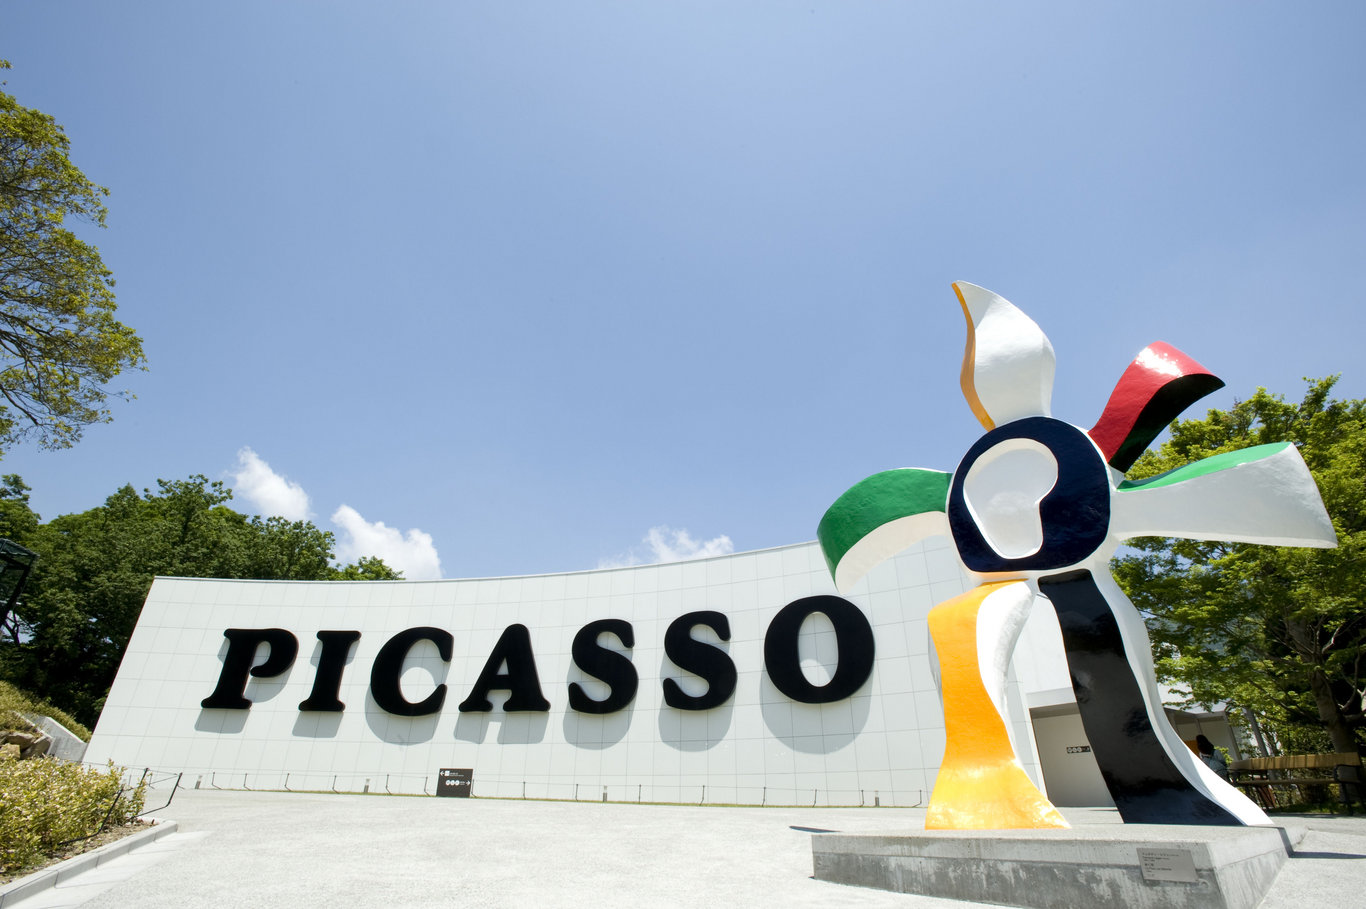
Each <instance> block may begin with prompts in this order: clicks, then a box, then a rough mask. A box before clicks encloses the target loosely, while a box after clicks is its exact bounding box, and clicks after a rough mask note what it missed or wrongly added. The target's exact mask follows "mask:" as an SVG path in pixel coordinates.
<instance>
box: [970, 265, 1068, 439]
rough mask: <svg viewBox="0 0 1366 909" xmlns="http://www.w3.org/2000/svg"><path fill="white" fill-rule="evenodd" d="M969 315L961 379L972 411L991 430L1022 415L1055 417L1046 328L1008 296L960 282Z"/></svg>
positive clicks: (1052, 360)
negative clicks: (1013, 302) (1051, 414)
mask: <svg viewBox="0 0 1366 909" xmlns="http://www.w3.org/2000/svg"><path fill="white" fill-rule="evenodd" d="M953 289H954V292H955V293H957V294H958V301H959V302H960V303H961V304H962V305H963V314H964V315H965V316H966V317H967V320H968V344H967V349H966V350H965V351H964V353H963V374H962V380H961V384H962V387H963V397H965V398H967V400H968V404H969V405H970V406H971V407H972V412H973V413H974V414H976V415H977V419H978V420H980V421H981V422H982V425H983V426H985V427H986V428H987V429H993V428H995V427H997V426H1000V425H1002V424H1004V423H1009V422H1011V421H1012V420H1019V419H1021V418H1023V417H1046V416H1050V407H1051V404H1052V400H1053V370H1054V367H1055V365H1056V358H1055V357H1054V355H1053V345H1052V344H1051V343H1049V341H1048V336H1047V335H1045V334H1044V333H1043V329H1041V328H1039V326H1038V325H1037V324H1035V322H1034V320H1033V319H1031V318H1029V316H1026V315H1025V314H1024V313H1023V312H1021V311H1020V310H1019V309H1017V308H1016V307H1015V305H1014V304H1012V303H1011V302H1010V301H1009V300H1007V299H1006V298H1005V297H1001V296H998V295H997V294H994V293H992V292H991V291H989V290H987V289H986V288H983V287H978V286H977V285H976V284H968V283H967V282H965V281H958V282H955V283H954V285H953Z"/></svg>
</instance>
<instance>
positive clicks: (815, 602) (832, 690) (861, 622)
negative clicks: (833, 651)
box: [764, 595, 874, 704]
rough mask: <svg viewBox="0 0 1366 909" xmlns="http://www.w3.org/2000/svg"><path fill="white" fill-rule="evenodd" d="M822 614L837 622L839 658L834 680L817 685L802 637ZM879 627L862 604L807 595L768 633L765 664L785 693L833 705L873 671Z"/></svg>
mask: <svg viewBox="0 0 1366 909" xmlns="http://www.w3.org/2000/svg"><path fill="white" fill-rule="evenodd" d="M817 612H819V613H821V614H823V615H824V616H825V617H826V618H828V619H830V624H831V625H833V626H834V627H835V639H836V641H837V643H838V647H839V663H838V665H837V666H836V667H835V673H834V675H833V676H831V678H830V681H829V682H826V683H825V684H824V685H813V684H811V681H810V680H809V679H807V677H806V675H805V674H804V673H803V672H802V665H801V658H800V656H799V655H798V652H797V641H798V637H799V636H800V634H801V630H802V623H803V622H805V621H806V620H807V618H808V617H809V616H811V615H812V614H813V613H817ZM873 656H874V647H873V626H872V625H870V624H868V617H867V616H865V615H864V614H863V612H862V610H860V609H859V608H858V607H857V606H855V605H854V604H853V603H851V602H849V601H848V600H846V599H844V598H843V597H836V596H828V595H826V596H814V597H803V598H802V599H800V600H794V601H793V602H791V603H788V604H787V605H786V606H784V607H783V608H782V609H780V610H779V611H778V614H777V615H776V616H774V617H773V621H772V622H770V623H769V626H768V633H767V634H765V635H764V668H765V669H766V670H767V671H768V677H769V678H770V679H771V680H772V681H773V685H774V687H776V688H777V689H778V690H779V691H781V692H782V693H783V694H785V695H787V696H788V697H790V698H792V700H794V701H801V702H802V703H803V704H830V703H833V702H834V701H840V700H843V699H844V698H847V697H849V696H850V695H852V694H853V693H854V692H855V691H858V690H859V689H860V688H862V687H863V683H864V682H866V681H868V678H869V676H871V675H872V674H873Z"/></svg>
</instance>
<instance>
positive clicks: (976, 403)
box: [953, 283, 996, 430]
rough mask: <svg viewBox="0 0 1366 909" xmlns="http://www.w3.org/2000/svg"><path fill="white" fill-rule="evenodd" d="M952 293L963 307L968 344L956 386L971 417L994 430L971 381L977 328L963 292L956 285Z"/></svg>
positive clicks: (975, 359) (993, 423)
mask: <svg viewBox="0 0 1366 909" xmlns="http://www.w3.org/2000/svg"><path fill="white" fill-rule="evenodd" d="M953 292H954V293H955V294H957V296H958V305H959V306H961V307H963V317H964V318H965V319H967V320H968V343H967V348H966V349H965V350H964V351H963V371H962V372H961V373H960V374H959V376H958V384H959V386H960V387H961V388H962V389H963V397H964V398H966V399H967V401H968V406H969V407H971V408H972V413H973V416H975V417H977V420H978V422H980V423H981V424H982V426H983V427H984V428H986V429H987V430H992V429H995V428H996V421H995V420H993V419H992V418H991V415H990V414H988V413H987V409H986V408H985V407H984V406H982V399H981V398H979V397H978V396H977V385H976V383H975V382H974V379H973V372H974V370H975V369H976V366H977V327H976V326H975V325H973V324H972V313H971V312H969V311H968V301H967V300H964V299H963V292H962V291H961V290H959V289H958V285H957V284H956V283H955V284H954V285H953Z"/></svg>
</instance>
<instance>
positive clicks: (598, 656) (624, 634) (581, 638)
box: [569, 619, 640, 713]
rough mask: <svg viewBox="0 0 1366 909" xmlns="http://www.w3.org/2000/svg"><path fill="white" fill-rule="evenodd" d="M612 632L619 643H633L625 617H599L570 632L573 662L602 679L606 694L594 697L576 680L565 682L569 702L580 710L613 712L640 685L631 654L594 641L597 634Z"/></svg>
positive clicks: (622, 705)
mask: <svg viewBox="0 0 1366 909" xmlns="http://www.w3.org/2000/svg"><path fill="white" fill-rule="evenodd" d="M603 634H612V635H616V637H617V640H619V641H621V643H622V646H624V647H627V648H630V647H634V646H635V645H636V635H635V631H634V630H633V629H632V628H631V623H630V622H628V621H626V620H625V619H599V620H597V621H596V622H589V623H588V624H587V625H585V626H583V627H582V628H580V629H579V633H578V634H576V635H574V644H573V647H572V649H571V651H570V652H571V653H572V654H573V656H574V665H576V666H578V667H579V668H580V669H582V670H583V671H584V672H586V673H588V674H589V675H591V676H592V677H593V678H595V679H598V680H599V681H601V682H604V683H606V685H607V686H608V688H609V689H611V690H610V691H609V692H608V695H607V697H605V698H603V699H602V700H601V701H595V700H593V699H592V698H590V697H589V696H588V694H587V693H586V692H585V691H584V690H583V686H582V685H580V684H579V683H578V682H571V683H570V685H569V706H570V707H571V708H572V709H574V710H577V711H579V712H580V713H615V712H616V711H618V710H621V709H622V708H624V707H625V706H626V705H628V704H630V703H631V700H632V698H634V697H635V696H636V689H637V688H638V687H639V685H640V677H639V676H638V675H637V674H636V667H635V665H634V664H632V663H631V658H630V657H628V656H626V655H625V654H622V653H617V652H616V651H615V650H608V649H607V648H606V647H603V646H602V645H601V644H599V643H598V636H599V635H603Z"/></svg>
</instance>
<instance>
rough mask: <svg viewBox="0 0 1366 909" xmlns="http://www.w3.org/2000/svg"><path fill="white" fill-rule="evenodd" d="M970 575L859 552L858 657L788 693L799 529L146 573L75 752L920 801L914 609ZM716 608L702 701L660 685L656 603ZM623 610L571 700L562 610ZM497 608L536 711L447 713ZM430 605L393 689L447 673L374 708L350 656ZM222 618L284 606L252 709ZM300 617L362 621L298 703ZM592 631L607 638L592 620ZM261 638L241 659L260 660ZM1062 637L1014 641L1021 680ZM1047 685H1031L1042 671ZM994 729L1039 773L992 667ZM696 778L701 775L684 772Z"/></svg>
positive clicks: (267, 768) (530, 792)
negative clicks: (142, 594)
mask: <svg viewBox="0 0 1366 909" xmlns="http://www.w3.org/2000/svg"><path fill="white" fill-rule="evenodd" d="M968 586H970V582H969V581H968V580H967V579H966V578H965V577H964V575H963V573H962V570H961V568H960V566H959V564H958V562H957V559H956V557H955V555H954V553H953V551H952V549H951V547H949V545H948V544H947V542H946V541H944V540H942V539H938V538H936V539H932V540H930V541H929V542H928V543H927V544H925V545H924V546H918V547H915V548H913V549H911V550H908V551H906V552H904V553H903V554H901V555H900V556H898V557H897V558H895V559H892V560H890V561H888V562H886V563H885V564H883V565H881V566H879V567H878V568H877V569H875V570H874V571H873V572H872V573H871V574H870V575H869V576H868V578H866V579H865V580H864V581H862V582H861V583H860V584H858V585H857V586H856V587H855V588H854V590H853V592H852V593H850V594H849V595H848V596H846V597H845V599H847V600H849V601H850V602H852V603H853V604H854V605H855V606H857V607H858V609H859V610H861V611H862V613H863V614H864V615H865V616H866V617H867V618H868V620H869V622H870V624H871V626H872V629H873V635H874V640H875V645H876V661H875V664H874V668H873V671H872V674H871V676H870V678H869V679H868V681H867V682H866V683H865V684H864V685H863V686H862V687H861V688H860V689H859V690H858V691H857V692H855V694H854V695H852V696H851V697H848V698H845V699H843V700H840V701H837V702H834V703H829V704H803V703H798V702H796V701H793V700H791V699H790V698H788V697H786V696H785V695H783V694H782V693H781V692H779V691H778V689H777V688H776V687H775V686H774V684H773V682H772V681H771V679H770V678H769V676H768V674H767V673H766V672H765V668H764V636H765V632H766V631H767V630H768V627H769V624H770V622H771V621H772V619H773V617H774V615H775V614H777V612H778V611H779V610H780V609H782V608H783V607H784V606H786V605H787V604H788V603H791V602H793V601H795V600H798V599H800V598H802V597H807V596H813V595H833V594H834V593H835V590H834V587H833V584H832V583H831V581H830V576H829V573H828V571H827V569H826V567H825V564H824V562H823V560H822V558H821V554H820V550H819V548H818V547H817V546H816V544H814V543H806V544H799V545H795V546H788V547H783V548H780V549H772V550H764V551H760V552H748V553H740V554H736V555H730V556H723V557H718V558H712V559H703V560H698V561H693V562H682V563H674V564H666V565H648V566H639V567H634V568H621V569H611V570H602V571H587V572H576V573H572V574H557V575H539V576H531V577H512V578H494V579H482V580H457V581H413V582H408V581H400V582H371V583H339V582H331V583H300V582H261V581H211V580H190V579H178V578H158V579H157V580H156V582H155V583H154V584H153V586H152V590H151V593H150V594H149V596H148V599H147V604H146V606H145V607H144V609H143V612H142V615H141V618H140V619H139V621H138V625H137V628H136V630H135V631H134V633H133V637H132V640H131V642H130V644H129V648H128V652H127V654H126V655H125V657H124V660H123V664H122V666H121V668H120V670H119V675H118V678H117V680H116V681H115V683H114V686H113V688H112V689H111V691H110V694H109V698H108V702H107V705H106V707H105V709H104V712H103V714H102V715H101V717H100V721H99V724H98V726H97V727H96V729H95V734H94V736H93V737H92V739H91V742H90V748H89V751H88V753H87V757H86V760H88V761H97V762H102V761H105V760H107V759H112V760H113V761H114V762H116V763H118V764H122V765H125V766H128V767H130V768H143V767H151V768H154V769H158V770H168V771H173V772H174V771H181V770H183V771H186V773H187V777H186V781H185V785H195V784H196V783H198V784H199V785H203V786H209V785H216V786H221V787H225V788H227V787H231V788H241V787H243V786H247V787H250V788H271V789H280V788H290V789H331V788H336V789H338V790H344V791H360V790H362V789H363V788H366V786H367V785H368V787H369V789H370V790H371V791H381V792H382V791H385V789H386V788H387V789H388V790H389V791H392V792H424V791H426V792H431V791H433V789H434V781H435V778H436V772H437V770H438V769H439V768H443V767H469V768H473V769H474V792H475V794H477V795H482V796H510V797H519V796H522V795H525V796H527V797H532V798H545V797H548V798H576V797H577V798H580V799H594V800H596V799H600V798H602V796H603V793H604V791H605V792H606V795H607V797H608V798H609V799H611V800H614V801H619V800H621V801H634V800H637V799H641V800H644V801H667V802H700V801H704V800H705V801H707V802H725V803H741V804H760V803H768V804H812V803H813V802H815V803H817V804H823V805H824V804H835V805H848V804H853V805H857V804H861V803H866V804H869V805H871V804H873V803H874V799H875V798H876V799H878V800H879V801H880V803H881V804H883V805H915V804H920V803H923V802H924V801H927V800H928V794H929V790H930V789H931V787H932V786H933V783H934V777H935V773H936V772H937V769H938V765H939V761H940V759H941V757H942V755H943V749H944V729H943V714H942V711H941V709H940V704H939V698H938V695H937V694H936V692H935V688H934V683H933V678H932V674H931V667H930V665H929V656H928V653H927V650H928V647H927V635H926V630H925V616H926V614H927V613H928V612H929V610H930V608H931V607H932V606H933V605H935V604H936V603H938V602H940V601H942V600H944V599H947V598H948V597H951V596H954V595H956V594H958V593H960V592H962V591H964V590H965V589H967V588H968ZM699 610H714V611H717V612H720V613H723V614H724V615H725V616H726V617H727V618H728V620H729V623H730V630H731V639H730V641H729V642H728V643H722V642H720V641H718V640H717V638H716V636H715V635H713V634H711V633H710V632H709V631H704V630H701V629H699V630H697V631H695V632H694V637H696V638H698V639H700V640H709V641H710V642H712V643H713V644H714V645H715V646H717V647H719V648H720V649H721V650H723V651H725V652H726V653H727V654H728V656H729V658H730V659H731V660H732V661H733V662H734V664H735V667H736V669H737V672H738V682H737V685H736V690H735V694H734V696H733V697H732V698H731V699H730V700H728V701H727V702H726V703H724V704H723V705H722V706H720V707H716V708H713V709H710V710H705V711H686V710H679V709H676V708H673V707H669V706H667V705H666V704H665V702H664V696H663V691H662V689H661V682H662V680H663V679H665V678H672V679H675V680H677V681H678V682H679V684H680V685H681V686H682V687H683V689H684V690H685V691H686V692H688V693H690V694H697V693H700V690H701V689H702V688H704V687H705V686H704V685H702V684H701V681H700V680H699V679H697V678H696V677H694V676H691V675H690V674H689V673H687V672H684V671H683V670H681V669H679V668H678V667H677V666H675V665H674V663H673V662H672V661H670V660H669V658H668V657H667V656H666V655H665V651H664V635H665V630H666V628H667V627H668V626H669V624H670V623H671V622H672V621H674V620H675V619H677V618H678V617H679V616H682V615H684V614H685V613H690V612H695V611H699ZM608 618H613V619H625V620H627V621H629V622H630V623H631V625H632V627H633V629H634V634H635V646H634V648H632V649H631V650H629V651H626V650H625V648H622V647H614V648H613V649H616V650H618V651H620V652H624V653H629V656H630V659H631V662H632V664H633V665H634V667H635V670H636V672H637V673H638V675H639V681H640V685H639V690H638V692H637V694H636V696H635V698H634V700H633V701H632V702H631V704H630V705H629V706H628V707H626V708H625V709H623V710H621V711H619V712H616V713H611V714H606V715H592V714H585V713H579V712H577V711H575V710H572V709H570V707H569V703H568V687H567V686H568V685H569V684H570V683H572V682H578V683H579V684H581V685H582V686H583V687H584V689H585V690H586V692H587V693H588V694H589V695H590V696H591V697H594V698H601V697H603V696H604V695H605V693H606V690H607V689H606V686H604V685H603V684H602V683H600V682H597V681H596V680H595V679H593V678H592V677H590V676H588V675H587V674H585V673H584V672H583V671H582V670H580V669H579V668H578V667H577V666H576V665H575V664H574V662H573V660H572V659H571V657H570V646H571V643H572V641H573V639H574V636H575V634H576V632H578V630H579V629H580V628H581V627H582V626H583V625H585V624H586V623H588V622H590V621H593V620H597V619H608ZM513 624H522V625H525V626H526V627H527V628H528V629H529V630H530V638H531V645H532V648H533V650H534V653H535V660H536V666H537V671H538V673H539V679H540V686H541V690H542V692H543V693H544V696H545V698H546V699H547V700H549V702H550V705H551V706H550V709H549V710H548V711H544V712H531V713H504V712H503V711H502V710H501V703H502V701H503V700H504V699H506V696H507V695H506V692H498V691H495V692H494V693H493V694H492V696H491V698H490V699H491V700H492V701H493V703H494V710H493V711H492V712H489V713H461V712H460V711H459V710H458V709H457V705H458V704H459V703H460V702H461V701H463V700H464V699H465V698H466V697H467V696H468V695H469V693H470V689H471V687H472V686H473V685H474V682H475V680H476V679H477V678H478V676H479V674H480V672H481V670H482V669H483V668H484V664H485V662H486V661H487V660H488V658H489V655H490V653H491V651H492V649H493V647H494V644H495V642H496V641H497V640H498V638H499V636H500V635H501V634H502V633H503V631H504V629H505V628H507V627H508V626H510V625H513ZM417 626H433V627H436V628H440V629H443V630H445V631H448V632H450V634H451V635H452V636H453V639H454V648H453V650H454V652H453V657H452V659H451V660H450V661H449V663H447V662H445V661H443V660H441V659H440V657H439V655H438V653H437V648H436V646H435V645H434V644H432V643H429V642H421V643H418V644H417V645H416V646H415V647H413V649H412V650H411V651H410V652H409V655H408V657H407V660H406V661H405V663H404V664H403V671H402V677H401V678H402V681H401V685H402V689H403V692H404V695H405V697H407V699H408V700H410V701H420V700H422V699H423V698H424V697H426V696H427V695H428V694H430V693H431V692H432V691H433V689H434V686H435V685H437V684H441V683H444V684H445V685H446V686H447V689H448V690H447V693H446V697H445V702H444V704H443V706H442V707H441V709H440V710H439V711H438V712H437V713H435V714H432V715H429V716H418V717H402V716H396V715H394V714H391V713H387V712H385V711H384V710H383V709H381V708H380V707H379V706H378V705H377V704H376V703H375V701H374V699H373V697H371V695H370V687H369V686H370V674H371V667H372V665H373V663H374V661H375V657H376V654H377V653H378V652H379V650H380V647H381V646H382V645H383V644H384V643H385V642H386V641H388V640H389V639H390V638H391V637H392V636H393V635H395V634H397V633H399V632H401V631H403V630H405V629H408V628H413V627H417ZM227 628H245V629H263V628H283V629H286V630H288V631H289V632H291V633H292V634H293V635H294V637H295V638H297V640H298V643H299V651H298V656H297V657H296V658H295V660H294V662H293V665H292V666H291V667H290V668H289V669H288V670H287V671H286V672H284V673H283V674H281V675H279V676H277V677H275V678H253V679H251V680H250V681H249V682H248V684H247V686H246V690H245V695H246V697H247V698H248V699H250V700H251V701H252V702H253V703H252V706H251V707H250V709H246V710H240V709H239V710H227V709H205V708H202V707H201V706H200V701H201V700H202V699H204V698H206V697H208V696H209V694H210V692H212V691H213V690H214V688H215V684H216V682H217V681H218V678H219V674H220V670H221V669H222V667H223V657H224V655H225V653H226V650H227V644H226V641H225V639H224V635H223V632H224V630H225V629H227ZM319 630H356V631H359V632H360V633H361V637H360V640H359V641H358V642H357V644H356V645H355V646H354V647H353V648H352V650H351V656H350V659H349V661H348V663H347V666H346V669H345V672H344V674H343V676H342V682H341V687H340V690H339V697H340V699H341V700H342V701H343V702H344V703H345V704H346V709H345V710H344V711H342V712H340V713H320V712H307V711H300V710H299V703H300V701H303V700H304V699H305V698H307V697H309V694H310V691H311V689H312V685H313V679H314V674H315V671H316V669H317V664H318V660H319V652H320V644H319V642H318V640H317V638H316V633H317V632H318V631H319ZM603 640H604V641H605V642H612V643H615V641H613V639H611V638H610V637H604V638H603ZM837 649H838V648H837V647H836V644H835V635H834V633H833V630H832V628H831V625H830V623H829V622H828V621H827V620H826V619H825V618H824V617H823V616H820V615H817V616H814V617H812V618H811V619H809V620H808V621H807V622H806V624H805V625H804V626H803V629H802V634H801V649H800V653H801V655H802V666H803V671H804V673H805V675H806V676H807V678H808V679H809V680H810V681H811V682H812V683H813V684H817V685H821V684H824V683H825V682H826V681H828V680H829V678H830V674H831V672H832V671H833V669H834V667H835V665H836V663H837V660H838V653H837ZM264 651H265V648H264V647H262V648H261V654H260V655H258V657H257V662H258V663H259V662H260V660H261V659H263V658H264ZM1061 660H1062V654H1061V652H1060V651H1059V652H1057V653H1043V652H1038V650H1037V648H1029V649H1028V650H1026V648H1025V647H1023V646H1022V648H1021V653H1020V654H1018V656H1017V661H1026V662H1028V663H1029V664H1030V666H1029V668H1028V669H1027V670H1025V671H1022V675H1023V676H1024V677H1025V678H1030V679H1032V678H1033V677H1034V676H1035V675H1038V671H1037V669H1036V667H1037V666H1046V665H1049V664H1056V663H1058V662H1060V661H1061ZM1050 684H1051V683H1050ZM1010 696H1011V701H1012V705H1011V706H1012V709H1011V711H1010V714H1011V717H1012V720H1013V722H1014V728H1013V729H1012V732H1013V734H1014V735H1013V737H1014V739H1015V742H1016V744H1017V746H1018V747H1019V749H1020V751H1021V758H1022V760H1023V761H1024V763H1025V765H1026V769H1027V770H1028V771H1029V772H1030V775H1031V776H1032V777H1034V778H1035V780H1036V781H1039V773H1038V766H1037V761H1036V759H1035V756H1034V753H1033V741H1032V736H1031V734H1030V727H1029V720H1028V712H1027V710H1025V709H1024V708H1023V707H1022V705H1023V703H1024V699H1023V697H1022V696H1021V691H1020V686H1019V684H1018V683H1013V684H1012V686H1011V689H1010ZM704 787H705V789H704Z"/></svg>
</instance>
